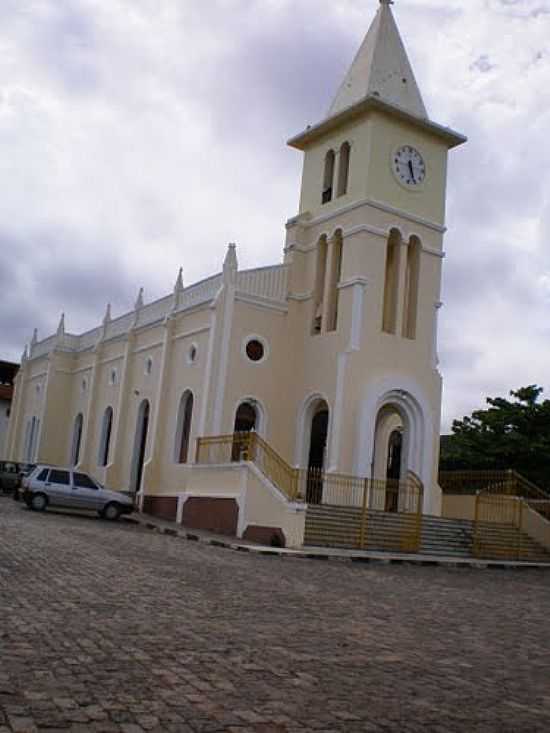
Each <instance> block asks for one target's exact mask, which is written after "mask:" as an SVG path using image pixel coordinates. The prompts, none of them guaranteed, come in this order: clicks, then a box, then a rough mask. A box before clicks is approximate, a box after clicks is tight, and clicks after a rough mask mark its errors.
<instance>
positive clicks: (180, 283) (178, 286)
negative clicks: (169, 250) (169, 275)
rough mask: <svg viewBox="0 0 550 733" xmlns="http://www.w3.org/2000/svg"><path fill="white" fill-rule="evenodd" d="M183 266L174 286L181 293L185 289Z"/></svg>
mask: <svg viewBox="0 0 550 733" xmlns="http://www.w3.org/2000/svg"><path fill="white" fill-rule="evenodd" d="M183 289H184V288H183V267H180V271H179V273H178V279H177V280H176V285H175V287H174V292H175V293H181V292H182V291H183Z"/></svg>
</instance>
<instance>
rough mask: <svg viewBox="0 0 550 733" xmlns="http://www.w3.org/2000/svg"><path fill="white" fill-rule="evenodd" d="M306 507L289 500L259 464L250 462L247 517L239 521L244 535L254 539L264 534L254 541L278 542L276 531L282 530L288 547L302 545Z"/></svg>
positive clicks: (247, 482) (246, 491)
mask: <svg viewBox="0 0 550 733" xmlns="http://www.w3.org/2000/svg"><path fill="white" fill-rule="evenodd" d="M305 510H306V507H305V504H296V503H293V502H290V501H288V500H287V499H286V497H285V496H283V495H282V494H281V493H280V491H279V490H278V489H276V488H275V487H274V486H273V485H272V484H271V483H270V482H269V481H268V480H267V479H266V478H265V476H264V475H263V474H262V473H261V472H260V471H259V470H258V469H257V468H256V466H254V465H253V464H248V472H247V477H246V489H245V502H244V516H243V517H241V522H240V524H241V527H242V528H243V536H245V537H246V536H248V537H250V539H253V536H256V537H258V538H260V537H262V539H261V540H259V539H258V540H255V541H262V542H263V543H265V544H276V543H277V541H280V536H279V533H277V531H276V530H277V529H279V530H280V532H281V533H282V535H283V536H284V546H285V547H303V544H304V534H305V524H306V511H305ZM247 532H248V534H247ZM251 533H254V534H253V535H252V534H251ZM277 538H278V539H277ZM267 540H270V541H267Z"/></svg>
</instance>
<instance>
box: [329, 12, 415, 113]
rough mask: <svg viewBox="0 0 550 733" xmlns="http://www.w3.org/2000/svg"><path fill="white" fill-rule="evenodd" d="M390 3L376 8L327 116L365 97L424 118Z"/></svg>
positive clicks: (412, 74)
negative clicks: (375, 98) (378, 99)
mask: <svg viewBox="0 0 550 733" xmlns="http://www.w3.org/2000/svg"><path fill="white" fill-rule="evenodd" d="M392 4H393V2H392V0H380V7H379V8H378V12H377V14H376V17H375V19H374V21H373V23H372V25H371V27H370V29H369V32H368V33H367V36H366V38H365V40H364V41H363V44H362V45H361V48H360V49H359V51H358V53H357V56H356V57H355V60H354V62H353V64H352V66H351V68H350V70H349V71H348V73H347V76H346V78H345V79H344V82H343V84H342V86H341V87H340V89H339V90H338V93H337V95H336V98H335V99H334V101H333V103H332V106H331V108H330V110H329V114H328V116H329V117H333V116H334V115H337V114H338V113H339V112H342V111H343V110H345V109H347V108H348V107H351V106H352V105H354V104H356V103H357V102H359V101H361V100H362V99H364V98H365V97H367V96H369V95H373V96H375V97H379V98H380V99H381V100H383V101H384V102H388V103H389V104H392V105H397V106H398V107H400V108H401V109H403V110H405V111H406V112H409V113H410V114H413V115H415V116H416V117H422V118H427V117H428V113H427V111H426V107H425V106H424V102H423V101H422V95H421V94H420V89H419V88H418V84H417V83H416V79H415V78H414V73H413V70H412V67H411V64H410V62H409V59H408V56H407V52H406V50H405V46H404V45H403V41H402V40H401V36H400V34H399V29H398V28H397V24H396V22H395V19H394V17H393V13H392V10H391V7H390V6H391V5H392Z"/></svg>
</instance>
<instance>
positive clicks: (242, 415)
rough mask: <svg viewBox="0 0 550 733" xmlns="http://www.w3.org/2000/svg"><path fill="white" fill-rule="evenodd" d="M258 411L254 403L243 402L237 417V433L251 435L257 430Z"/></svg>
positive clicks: (235, 430)
mask: <svg viewBox="0 0 550 733" xmlns="http://www.w3.org/2000/svg"><path fill="white" fill-rule="evenodd" d="M257 423H258V411H257V410H256V406H255V405H254V404H252V402H242V403H241V404H240V405H239V409H238V410H237V414H236V415H235V427H234V430H233V432H235V433H250V432H252V430H256V429H257Z"/></svg>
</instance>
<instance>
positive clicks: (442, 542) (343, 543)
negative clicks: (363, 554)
mask: <svg viewBox="0 0 550 733" xmlns="http://www.w3.org/2000/svg"><path fill="white" fill-rule="evenodd" d="M416 522H417V516H416V515H412V514H409V515H407V514H393V513H391V514H390V513H385V512H382V511H377V510H370V511H369V512H368V522H367V526H366V548H365V549H368V550H377V549H378V550H391V551H394V552H395V551H400V550H401V548H402V547H403V545H406V541H407V534H408V533H409V532H410V533H414V532H415V531H416ZM362 525H363V520H362V509H361V508H359V507H339V506H328V505H312V506H309V507H308V509H307V515H306V531H305V543H306V545H317V546H325V547H331V546H332V547H347V548H352V549H357V545H358V540H359V537H360V534H361V529H362ZM475 535H476V532H475V526H474V522H472V521H470V520H467V519H446V518H438V517H423V518H422V527H421V547H420V549H419V552H421V553H423V554H429V555H447V556H451V557H471V556H472V554H473V546H474V538H475ZM520 536H521V549H522V556H523V557H522V559H524V560H525V561H528V560H532V561H546V562H550V553H548V552H546V551H545V550H544V549H543V548H542V547H540V545H538V544H537V543H536V542H535V541H534V540H533V539H532V538H530V537H528V535H526V534H522V535H520V532H519V530H518V529H516V528H515V527H513V526H511V525H506V524H496V523H490V522H485V523H483V524H480V538H481V540H482V543H483V545H484V546H485V548H486V553H485V554H486V555H487V556H488V559H489V556H493V557H494V558H495V559H505V558H506V557H511V556H513V555H515V554H516V553H515V552H514V549H513V548H514V546H515V545H516V544H517V543H518V542H519V541H520Z"/></svg>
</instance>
